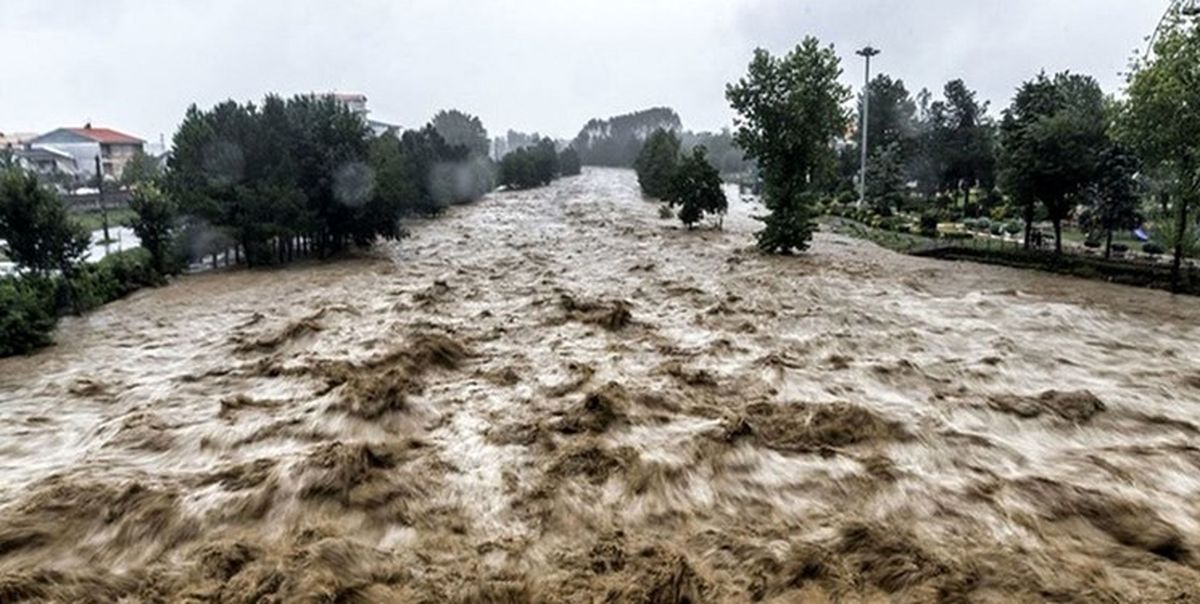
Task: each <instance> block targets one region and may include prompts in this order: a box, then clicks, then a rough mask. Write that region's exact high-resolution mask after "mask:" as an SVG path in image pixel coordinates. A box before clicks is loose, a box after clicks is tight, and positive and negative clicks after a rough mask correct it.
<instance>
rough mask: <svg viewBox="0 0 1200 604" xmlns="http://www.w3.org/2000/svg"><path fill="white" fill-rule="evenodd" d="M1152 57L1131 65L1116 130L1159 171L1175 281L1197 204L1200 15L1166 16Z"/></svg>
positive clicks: (1193, 225) (1199, 198)
mask: <svg viewBox="0 0 1200 604" xmlns="http://www.w3.org/2000/svg"><path fill="white" fill-rule="evenodd" d="M1153 51H1154V52H1153V56H1152V57H1151V58H1150V59H1149V60H1147V61H1144V62H1139V63H1137V64H1135V65H1134V66H1133V70H1132V72H1131V73H1130V76H1129V89H1128V97H1129V99H1128V103H1127V104H1126V107H1125V111H1124V112H1123V114H1122V116H1121V120H1120V133H1121V137H1122V139H1123V140H1124V142H1125V144H1127V145H1129V147H1130V148H1132V149H1133V150H1134V151H1135V152H1137V153H1138V155H1139V156H1140V157H1141V158H1142V159H1143V161H1144V162H1145V164H1146V165H1147V167H1148V168H1151V169H1153V170H1154V171H1156V172H1158V173H1161V174H1164V175H1165V176H1166V178H1165V179H1164V180H1165V181H1166V187H1165V190H1164V195H1165V199H1166V205H1167V206H1168V208H1167V209H1168V210H1169V212H1168V213H1169V214H1171V215H1172V216H1171V219H1170V222H1171V223H1173V224H1171V225H1166V228H1165V229H1164V230H1167V231H1169V232H1171V233H1173V236H1172V237H1171V241H1170V243H1171V246H1172V247H1173V248H1174V249H1173V253H1174V263H1173V273H1174V275H1173V281H1174V282H1175V285H1176V286H1178V285H1179V283H1180V279H1181V267H1182V262H1183V256H1184V254H1185V253H1186V247H1187V245H1188V242H1189V241H1190V240H1191V239H1192V237H1190V236H1189V232H1194V231H1195V230H1196V229H1197V228H1200V227H1198V226H1197V224H1196V216H1195V215H1196V213H1197V211H1196V208H1198V207H1200V101H1198V98H1197V91H1198V90H1200V75H1198V72H1197V70H1198V69H1200V68H1198V66H1200V19H1196V18H1191V19H1189V18H1187V17H1185V16H1183V15H1173V16H1171V17H1170V19H1169V20H1168V22H1167V23H1166V24H1165V27H1164V29H1163V31H1162V33H1161V34H1160V35H1159V37H1158V39H1157V41H1156V42H1155V44H1154V48H1153Z"/></svg>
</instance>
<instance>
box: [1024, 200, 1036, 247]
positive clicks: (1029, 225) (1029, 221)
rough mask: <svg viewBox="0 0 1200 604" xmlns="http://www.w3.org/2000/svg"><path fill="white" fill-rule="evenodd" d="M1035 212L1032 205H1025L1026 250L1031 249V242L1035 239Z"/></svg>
mask: <svg viewBox="0 0 1200 604" xmlns="http://www.w3.org/2000/svg"><path fill="white" fill-rule="evenodd" d="M1033 212H1034V207H1033V206H1032V205H1029V206H1026V207H1025V251H1029V244H1030V243H1031V241H1032V239H1033Z"/></svg>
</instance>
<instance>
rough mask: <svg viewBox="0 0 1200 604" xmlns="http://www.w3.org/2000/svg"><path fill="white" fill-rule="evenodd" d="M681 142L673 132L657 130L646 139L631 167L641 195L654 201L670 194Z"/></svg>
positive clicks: (677, 164)
mask: <svg viewBox="0 0 1200 604" xmlns="http://www.w3.org/2000/svg"><path fill="white" fill-rule="evenodd" d="M680 145H681V142H680V140H679V137H678V136H676V135H675V133H674V132H673V131H670V130H665V129H662V128H660V129H658V130H656V131H655V132H654V134H651V135H650V137H649V138H647V139H646V143H645V144H644V145H642V150H641V152H640V153H638V156H637V160H635V161H634V162H633V167H634V169H635V170H637V177H638V184H639V185H640V186H641V188H642V193H644V194H645V195H646V196H648V197H653V198H656V199H666V198H667V197H668V196H669V195H670V193H671V180H672V178H674V176H675V169H676V168H677V167H678V166H679V149H680Z"/></svg>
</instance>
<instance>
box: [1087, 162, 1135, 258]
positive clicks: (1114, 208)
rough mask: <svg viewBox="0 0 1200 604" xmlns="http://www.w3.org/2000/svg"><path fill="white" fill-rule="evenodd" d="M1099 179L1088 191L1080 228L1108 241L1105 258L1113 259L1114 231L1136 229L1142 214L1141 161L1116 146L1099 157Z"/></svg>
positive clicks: (1105, 247) (1105, 243)
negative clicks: (1140, 192) (1138, 179)
mask: <svg viewBox="0 0 1200 604" xmlns="http://www.w3.org/2000/svg"><path fill="white" fill-rule="evenodd" d="M1097 168H1098V171H1097V176H1096V179H1095V180H1094V181H1093V182H1092V183H1091V185H1090V186H1089V187H1088V189H1087V204H1088V205H1087V208H1086V209H1085V210H1084V213H1083V215H1082V216H1080V219H1079V222H1080V225H1082V226H1084V228H1086V229H1087V230H1088V231H1089V235H1099V236H1101V237H1103V238H1104V257H1105V258H1111V257H1112V239H1113V231H1118V230H1126V229H1133V228H1135V227H1137V226H1138V224H1139V223H1140V222H1141V219H1140V216H1139V215H1138V202H1139V200H1140V195H1139V191H1138V184H1137V175H1138V172H1139V170H1140V166H1139V164H1138V161H1137V158H1136V157H1134V156H1133V155H1132V154H1131V153H1129V152H1128V151H1127V150H1126V149H1124V148H1122V147H1121V146H1119V145H1112V146H1110V147H1109V148H1108V149H1106V150H1105V151H1104V152H1103V153H1102V154H1101V155H1100V158H1099V165H1098V166H1097Z"/></svg>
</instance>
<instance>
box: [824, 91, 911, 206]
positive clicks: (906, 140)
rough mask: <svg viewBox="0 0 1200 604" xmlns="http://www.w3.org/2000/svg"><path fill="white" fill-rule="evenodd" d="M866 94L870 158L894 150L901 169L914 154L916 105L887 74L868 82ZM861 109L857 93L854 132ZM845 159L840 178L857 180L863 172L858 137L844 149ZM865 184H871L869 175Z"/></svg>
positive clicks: (860, 137)
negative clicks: (868, 102) (868, 96)
mask: <svg viewBox="0 0 1200 604" xmlns="http://www.w3.org/2000/svg"><path fill="white" fill-rule="evenodd" d="M868 91H869V94H870V95H871V112H870V114H869V115H868V116H867V137H868V142H867V144H868V145H870V151H871V155H872V157H874V156H876V155H878V154H879V153H882V152H883V151H884V150H887V149H892V147H893V146H895V149H894V150H893V156H894V157H893V158H894V159H896V160H899V161H900V164H901V168H902V169H904V168H905V167H906V166H907V164H908V162H909V161H910V160H911V159H912V157H913V156H914V155H915V154H916V151H917V133H918V124H917V104H916V102H915V101H914V100H913V98H912V96H911V95H909V93H908V89H906V88H905V87H904V81H903V80H893V79H892V78H891V77H889V76H888V75H886V74H879V75H878V76H876V77H875V79H873V80H871V85H870V86H869V87H868ZM862 107H863V98H862V94H861V93H860V94H859V95H858V108H857V115H856V117H855V118H854V124H855V128H856V129H861V127H862V126H861V125H862ZM860 132H861V130H860ZM845 159H846V163H845V165H843V166H842V167H841V168H840V171H841V173H842V176H843V177H846V178H853V179H856V178H857V176H858V172H859V170H860V169H861V168H862V166H861V162H862V136H861V134H859V135H858V136H855V137H854V140H853V143H852V144H851V145H848V146H847V148H846V157H845ZM871 161H874V160H873V159H872V160H871ZM869 165H870V162H868V166H869ZM867 182H868V183H869V182H870V176H869V175H868V181H867Z"/></svg>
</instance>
